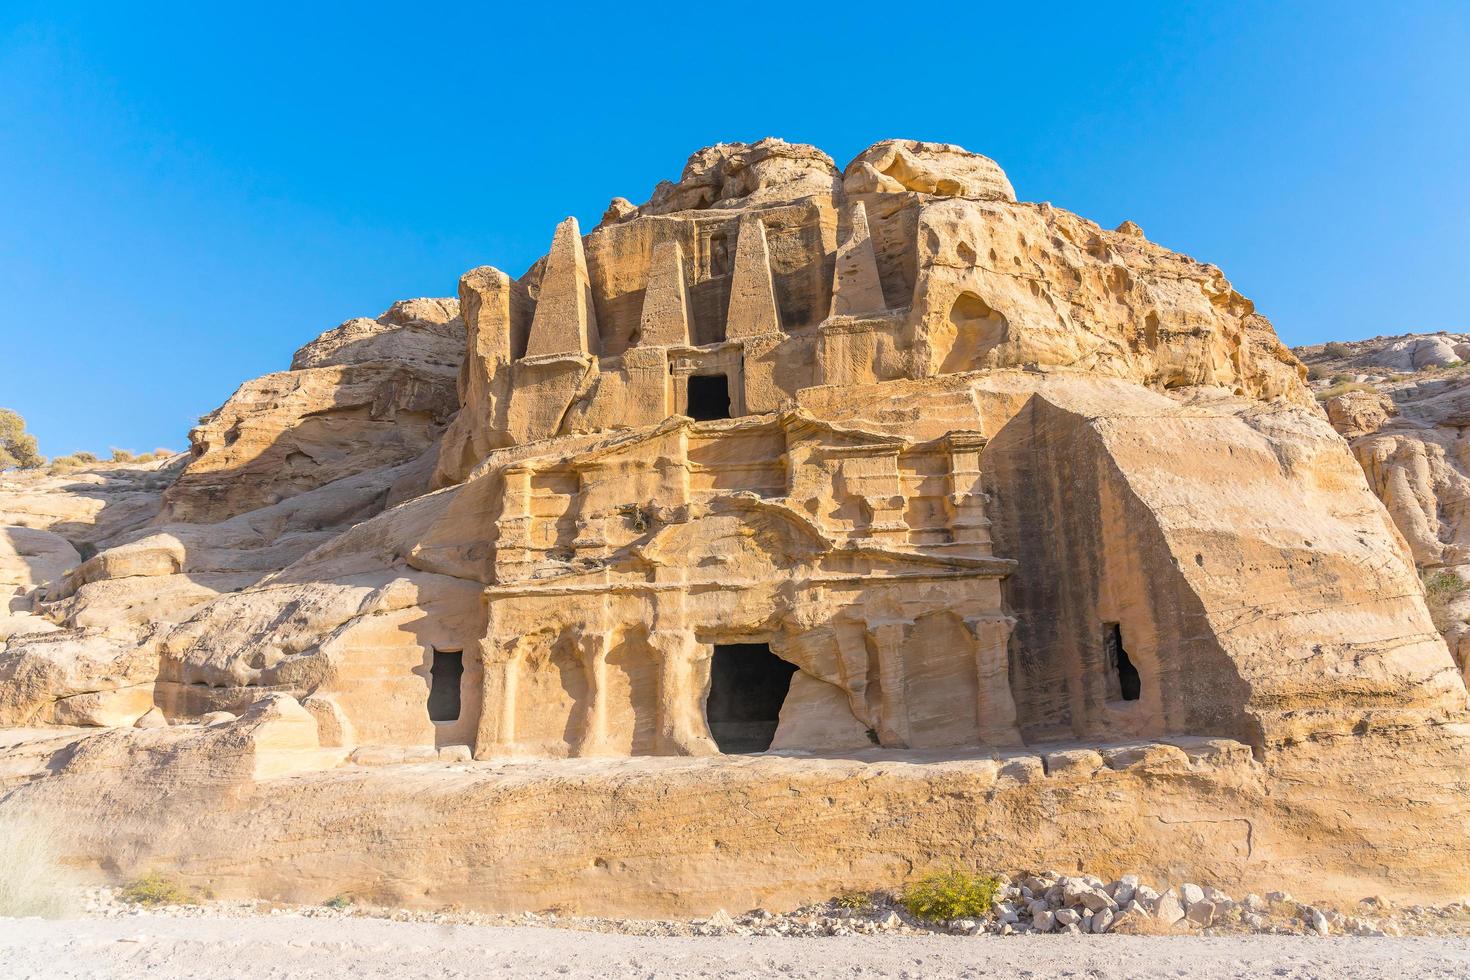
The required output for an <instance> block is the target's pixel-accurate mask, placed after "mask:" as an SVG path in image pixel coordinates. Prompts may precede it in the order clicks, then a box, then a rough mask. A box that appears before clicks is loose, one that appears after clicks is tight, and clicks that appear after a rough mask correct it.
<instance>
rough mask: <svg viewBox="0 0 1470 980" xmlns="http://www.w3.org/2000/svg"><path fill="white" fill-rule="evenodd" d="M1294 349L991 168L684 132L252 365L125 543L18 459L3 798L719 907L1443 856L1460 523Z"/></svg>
mask: <svg viewBox="0 0 1470 980" xmlns="http://www.w3.org/2000/svg"><path fill="white" fill-rule="evenodd" d="M1410 356H1411V359H1412V358H1413V357H1416V356H1417V355H1410ZM1430 356H1431V355H1428V354H1426V355H1425V357H1430ZM1436 356H1437V355H1436ZM1307 373H1308V372H1307V369H1306V368H1305V367H1303V365H1302V364H1301V363H1300V362H1299V361H1298V360H1297V359H1296V358H1295V357H1294V356H1293V355H1292V353H1291V352H1290V351H1288V350H1287V349H1286V348H1284V347H1283V346H1282V345H1281V343H1280V342H1279V340H1278V339H1277V338H1276V335H1275V333H1274V331H1273V329H1272V328H1271V325H1270V323H1269V322H1268V321H1267V320H1266V319H1265V318H1264V317H1262V316H1261V315H1260V314H1258V313H1257V312H1256V311H1255V309H1254V306H1253V305H1252V304H1251V302H1250V301H1249V300H1248V299H1246V298H1245V297H1243V296H1241V295H1240V294H1238V293H1237V292H1235V290H1234V289H1233V288H1232V287H1231V285H1230V283H1229V281H1228V280H1227V279H1226V278H1225V277H1224V275H1223V274H1222V273H1221V272H1220V270H1219V269H1217V268H1215V267H1214V266H1210V265H1206V264H1203V263H1200V262H1196V261H1195V260H1193V259H1190V258H1188V257H1186V256H1183V255H1180V254H1178V253H1175V252H1172V251H1170V250H1168V249H1166V248H1164V247H1162V246H1160V245H1158V244H1155V243H1152V242H1150V241H1148V240H1147V238H1146V237H1145V236H1144V235H1143V232H1142V231H1141V230H1140V229H1139V228H1138V227H1137V226H1136V225H1132V224H1131V223H1127V222H1125V223H1124V224H1123V225H1122V226H1120V227H1119V228H1118V229H1117V230H1116V231H1107V230H1105V229H1103V228H1101V227H1099V226H1098V225H1096V224H1094V223H1092V222H1090V221H1087V220H1086V219H1083V218H1080V217H1078V216H1076V215H1073V214H1070V213H1068V212H1065V211H1061V210H1059V209H1056V208H1053V207H1050V206H1048V205H1037V204H1028V203H1023V202H1018V201H1016V200H1015V194H1014V191H1013V189H1012V188H1011V185H1010V183H1009V181H1008V180H1007V179H1006V177H1005V174H1004V173H1003V172H1002V171H1001V170H1000V168H999V167H998V166H997V165H996V164H995V163H994V162H993V161H991V160H989V159H987V158H985V157H982V156H979V155H978V154H973V153H969V152H967V151H965V150H962V149H960V148H958V147H953V146H948V145H941V144H928V143H918V142H913V141H901V140H889V141H884V142H882V143H879V144H876V145H874V146H873V147H871V148H869V149H868V150H866V151H864V153H862V154H860V155H859V156H858V157H857V159H855V160H854V161H852V162H851V163H850V164H849V165H848V166H847V167H846V168H845V169H844V170H842V171H839V170H838V168H837V167H836V165H835V164H834V163H833V161H832V160H831V159H830V158H829V157H827V156H826V155H825V154H823V153H822V152H821V151H819V150H817V149H815V148H813V147H807V146H800V145H795V144H788V143H784V142H782V141H779V140H762V141H761V142H759V143H754V144H722V145H719V146H715V147H710V148H708V149H705V150H701V151H700V152H698V153H696V154H695V155H694V156H693V157H691V158H690V160H689V163H688V164H687V166H686V168H685V170H684V173H683V175H682V177H681V178H680V180H679V181H677V182H672V183H664V184H661V185H659V187H658V188H657V189H656V190H655V192H654V194H653V196H652V198H651V199H650V200H649V201H648V202H646V203H645V204H643V205H640V206H635V205H633V204H632V203H631V202H629V201H627V200H625V199H622V198H616V199H614V200H613V202H612V205H611V206H610V207H609V208H608V212H607V214H606V215H605V216H604V218H603V221H602V223H601V224H599V225H598V226H597V227H596V228H594V229H592V230H591V231H590V232H589V233H587V234H586V235H583V234H582V233H581V229H580V228H579V227H578V224H577V221H576V220H575V219H574V218H567V219H566V220H565V221H563V222H562V223H561V224H560V225H558V227H557V228H556V229H555V231H554V233H553V234H552V235H551V248H550V251H549V253H548V254H547V256H545V257H544V258H543V259H541V260H539V261H537V262H536V263H535V264H533V266H532V267H531V269H530V270H529V271H527V272H526V273H525V274H524V275H522V276H520V277H519V278H515V277H513V276H511V275H509V274H507V273H505V272H503V271H501V270H498V269H495V268H493V267H490V266H483V267H480V268H477V269H474V270H471V271H470V272H468V273H466V274H465V275H464V276H463V277H461V279H460V282H459V290H458V300H457V301H455V300H415V301H410V302H406V303H401V304H398V305H396V306H395V307H394V308H393V309H392V310H390V311H389V312H388V313H387V314H384V316H382V317H380V318H378V319H377V320H365V319H359V320H351V321H348V322H347V323H345V324H343V325H342V326H340V327H338V328H336V329H335V330H332V331H329V332H328V333H327V334H324V335H323V336H322V337H320V338H318V339H317V340H316V341H314V342H312V343H311V344H308V345H307V346H306V347H304V348H302V349H301V351H299V352H298V354H297V356H296V358H295V359H294V360H293V362H292V369H291V370H290V371H287V372H281V373H279V374H273V375H268V376H266V377H265V378H261V379H257V380H256V381H252V382H247V383H246V384H245V385H244V386H242V387H241V389H240V390H239V391H238V392H237V393H236V394H235V395H234V396H233V397H232V398H231V399H230V401H229V402H227V403H226V404H225V405H224V406H222V407H221V408H220V409H218V410H216V411H215V412H213V413H211V414H210V415H209V416H207V417H206V418H205V419H204V420H203V422H202V423H201V425H200V426H199V427H198V428H197V429H196V430H195V431H194V433H193V434H192V440H193V444H194V445H193V449H192V452H191V455H190V457H189V459H188V460H187V462H183V461H181V462H180V463H176V464H173V465H174V469H167V468H160V469H158V470H157V471H156V472H157V473H159V474H162V475H161V476H159V477H158V480H159V481H160V483H162V484H166V485H167V487H166V489H163V487H162V486H158V487H155V488H153V489H151V491H150V492H152V493H153V494H154V496H153V497H152V498H149V500H150V501H151V502H148V501H142V500H139V501H136V502H133V503H130V504H129V506H128V508H127V511H126V513H127V515H128V516H126V517H123V516H121V513H122V512H119V515H120V516H118V517H117V518H116V520H115V522H114V523H110V524H108V526H107V530H106V531H105V532H104V531H99V530H97V529H96V528H95V527H93V526H92V524H95V523H99V522H100V521H101V520H102V518H101V516H99V515H101V514H104V513H105V511H106V508H105V507H100V508H89V507H88V506H82V505H67V506H65V507H60V506H51V505H42V504H39V503H37V498H36V496H35V493H34V492H32V491H27V493H30V494H31V495H30V496H26V493H15V492H11V493H9V494H0V513H4V514H6V515H22V516H23V517H24V519H23V520H20V519H17V518H16V517H15V516H8V518H7V519H8V520H10V522H11V523H12V524H13V525H17V526H15V527H12V528H10V529H8V531H7V532H6V533H7V534H8V537H6V538H5V539H4V540H5V541H6V542H8V550H6V551H0V574H3V575H4V587H5V588H7V589H9V590H10V599H9V603H10V609H11V617H12V619H10V620H0V623H5V624H6V630H7V631H8V633H9V634H10V635H9V639H8V640H6V645H5V646H4V647H3V649H0V726H9V727H11V728H12V729H15V730H16V734H15V735H13V736H11V737H10V739H9V741H8V742H6V743H0V744H8V745H9V748H5V749H0V762H3V763H4V764H3V765H0V792H5V791H6V787H9V795H8V796H5V797H3V798H0V808H3V807H4V806H7V805H15V806H25V807H28V808H33V809H34V810H35V811H37V812H47V813H55V814H65V815H66V821H67V826H66V828H65V838H66V840H67V841H69V847H70V849H71V852H72V854H73V856H74V859H75V860H77V861H79V862H84V863H85V862H93V863H96V864H97V865H99V866H106V867H108V868H113V869H117V870H118V871H119V872H127V871H128V870H130V869H132V868H135V867H141V866H143V865H145V864H149V865H151V864H157V863H160V862H162V863H166V864H169V865H173V866H176V867H178V868H179V869H181V871H182V872H183V873H184V874H186V875H190V876H192V877H194V878H198V879H201V880H202V879H208V881H209V883H210V884H211V886H212V887H215V888H216V890H218V891H221V892H222V893H231V892H234V893H240V892H255V893H258V894H267V895H271V896H281V897H296V898H316V899H319V898H320V897H324V896H326V895H330V894H336V893H339V892H342V891H349V890H350V891H353V892H354V893H358V894H376V895H380V896H381V897H384V898H387V899H390V900H395V901H402V902H413V903H425V902H427V903H444V902H460V903H464V904H471V905H478V906H482V907H495V908H521V907H527V906H532V907H541V906H544V905H548V904H553V903H554V904H558V905H562V906H567V907H577V908H581V909H583V910H586V911H598V912H642V913H648V912H668V911H689V910H709V909H710V908H712V907H714V906H716V905H722V904H728V903H730V902H732V901H734V902H741V903H745V904H746V905H754V904H759V903H792V902H796V901H800V900H802V899H806V898H811V897H814V896H815V895H817V894H820V893H823V892H826V891H833V890H840V889H842V888H872V887H883V886H890V885H892V884H894V883H895V880H896V879H897V878H900V877H902V876H903V875H906V874H910V873H914V872H917V871H921V870H923V869H924V868H925V867H926V866H928V865H932V864H936V863H942V862H945V861H947V860H952V859H953V858H954V856H955V855H956V854H958V853H964V854H965V855H967V856H969V857H970V858H971V859H975V858H977V857H978V858H979V859H982V860H985V861H988V862H992V863H994V864H995V865H997V866H1005V867H1013V866H1023V865H1024V866H1030V867H1045V866H1048V865H1059V864H1064V863H1066V864H1071V863H1076V862H1079V861H1081V862H1086V863H1088V864H1089V865H1090V866H1093V867H1097V868H1099V869H1100V870H1101V871H1103V872H1105V873H1106V872H1110V871H1113V870H1116V871H1118V872H1120V873H1121V871H1123V870H1131V869H1135V868H1138V869H1142V870H1145V871H1148V872H1150V873H1152V874H1157V875H1160V876H1164V875H1167V876H1170V877H1176V878H1177V877H1179V876H1181V875H1183V876H1190V875H1193V874H1194V873H1195V872H1199V877H1200V878H1205V879H1208V880H1211V881H1217V882H1220V883H1222V884H1235V885H1241V886H1244V887H1254V886H1257V885H1258V884H1262V883H1265V882H1268V881H1269V882H1273V883H1274V882H1279V881H1287V882H1291V883H1292V885H1293V887H1294V888H1295V889H1297V890H1300V891H1303V892H1309V891H1311V890H1313V889H1315V890H1316V891H1317V892H1319V893H1321V894H1324V895H1328V896H1331V895H1338V894H1353V895H1354V896H1356V895H1359V894H1361V893H1362V892H1363V891H1364V890H1371V891H1372V892H1373V893H1375V894H1388V895H1407V894H1411V893H1416V892H1417V893H1420V894H1425V895H1433V896H1448V895H1457V894H1460V893H1463V892H1464V891H1465V890H1466V886H1467V884H1470V844H1466V843H1465V841H1464V839H1463V832H1462V828H1463V825H1464V821H1465V818H1466V816H1467V815H1470V814H1467V810H1470V740H1467V735H1470V728H1467V721H1470V714H1467V706H1466V688H1465V684H1464V681H1463V679H1462V677H1461V675H1460V672H1459V671H1458V670H1457V668H1456V664H1455V662H1454V660H1453V659H1452V658H1451V655H1450V652H1449V650H1448V649H1447V648H1446V646H1445V644H1444V642H1443V640H1442V639H1441V637H1440V636H1439V634H1438V633H1437V632H1436V628H1435V623H1434V621H1433V618H1432V613H1431V610H1430V608H1429V607H1428V606H1427V605H1426V601H1425V596H1424V591H1423V588H1422V586H1421V582H1420V579H1419V577H1418V575H1416V572H1415V566H1414V561H1413V560H1412V558H1413V554H1417V553H1418V552H1417V551H1416V552H1414V553H1411V551H1410V550H1409V548H1410V546H1412V547H1414V548H1415V549H1422V548H1423V547H1425V546H1426V545H1425V543H1424V542H1425V541H1429V540H1431V539H1432V540H1433V541H1435V542H1438V546H1439V547H1440V549H1441V552H1443V551H1444V550H1445V549H1446V548H1449V547H1450V544H1449V543H1447V542H1446V541H1445V539H1444V536H1443V534H1442V532H1441V531H1439V530H1435V529H1429V528H1426V529H1425V530H1424V541H1420V540H1417V539H1416V538H1415V537H1414V536H1412V535H1409V534H1408V533H1407V532H1403V531H1402V527H1403V525H1404V521H1405V517H1406V514H1407V513H1408V511H1407V509H1406V508H1407V506H1408V505H1407V504H1404V505H1402V506H1397V505H1396V504H1395V500H1396V499H1397V498H1394V497H1393V496H1392V495H1391V494H1386V493H1384V492H1383V490H1382V489H1381V488H1379V487H1378V485H1377V482H1376V481H1375V480H1373V479H1372V477H1373V471H1372V469H1371V468H1369V477H1370V479H1365V477H1364V471H1363V468H1360V467H1359V465H1358V464H1357V463H1356V462H1355V461H1354V458H1353V455H1352V454H1350V453H1349V451H1348V450H1347V448H1346V447H1345V446H1344V445H1343V443H1342V441H1341V439H1340V438H1339V436H1338V435H1337V434H1336V433H1334V431H1333V430H1332V428H1331V427H1330V426H1329V424H1328V422H1327V420H1326V419H1325V418H1324V417H1323V413H1322V412H1321V410H1320V409H1319V408H1318V406H1317V404H1316V402H1315V400H1314V398H1313V395H1312V391H1311V390H1310V389H1309V387H1308V385H1307ZM1360 395H1361V393H1359V395H1355V397H1354V398H1352V399H1349V400H1344V401H1342V402H1340V403H1329V405H1328V412H1329V415H1330V417H1331V419H1332V421H1333V423H1334V424H1336V425H1337V426H1338V427H1339V428H1341V429H1343V430H1344V431H1352V432H1355V433H1357V435H1356V436H1355V438H1357V439H1359V440H1362V439H1370V438H1375V437H1377V436H1380V435H1382V434H1383V432H1384V430H1385V427H1392V426H1393V425H1395V424H1398V423H1399V422H1402V420H1403V418H1404V415H1403V411H1404V405H1403V404H1402V403H1401V402H1400V401H1399V400H1397V399H1394V400H1390V401H1385V400H1383V399H1377V398H1368V397H1366V395H1361V396H1360ZM1439 410H1440V411H1445V409H1439ZM1396 420H1397V421H1396ZM1354 448H1355V450H1357V448H1358V444H1357V443H1355V446H1354ZM1359 458H1360V459H1362V453H1361V452H1359ZM1431 469H1432V468H1431ZM94 479H95V480H99V481H102V482H103V483H106V482H108V481H116V480H118V479H119V478H118V477H116V476H112V475H104V474H103V472H102V471H99V472H98V473H97V474H95V475H89V476H87V477H85V478H81V477H79V478H77V481H78V485H90V484H89V483H88V481H91V480H94ZM1428 479H1430V480H1431V482H1432V480H1433V479H1434V477H1432V476H1431V477H1429V478H1428ZM1370 483H1371V484H1373V488H1375V489H1379V495H1380V496H1382V497H1384V499H1385V500H1388V501H1389V509H1388V510H1387V511H1385V508H1384V506H1383V505H1382V504H1381V503H1380V502H1379V499H1378V498H1377V497H1375V495H1374V493H1373V491H1372V489H1370ZM1406 487H1407V488H1409V489H1410V490H1412V491H1413V492H1415V493H1417V492H1419V491H1420V490H1426V489H1427V492H1429V493H1430V494H1431V495H1433V494H1437V493H1439V492H1440V490H1439V489H1438V487H1436V486H1432V485H1431V486H1429V487H1427V488H1425V487H1422V486H1420V487H1418V488H1417V489H1416V488H1415V487H1414V486H1412V485H1410V484H1406ZM53 489H55V490H60V488H59V487H57V488H53ZM42 496H43V497H44V494H42ZM1411 496H1412V494H1411ZM1436 499H1437V498H1436ZM43 512H44V513H45V514H52V513H54V514H56V515H63V516H64V515H66V514H69V513H75V514H79V515H83V516H82V517H80V518H78V519H77V521H75V522H74V523H79V524H81V525H82V526H83V527H84V528H90V529H88V530H82V531H78V529H77V528H76V527H63V525H65V524H66V521H64V520H62V519H61V516H57V517H49V516H41V515H42V514H43ZM88 520H90V521H92V524H88V523H87V522H88ZM109 520H112V518H109ZM1396 524H1397V527H1396ZM1406 537H1407V538H1408V542H1409V543H1408V544H1406V543H1405V538H1406ZM82 545H88V547H87V548H86V549H84V548H83V547H82ZM84 551H85V553H84ZM94 552H95V553H94ZM16 616H19V617H20V620H19V625H18V626H17V625H16V622H17V621H16V620H15V619H14V617H16ZM57 726H67V727H57ZM129 726H137V727H129ZM751 755H757V756H759V757H758V758H749V756H751ZM691 757H707V758H699V759H696V758H691ZM569 760H575V761H569ZM285 777H289V778H285ZM1408 787H1412V799H1413V801H1414V803H1413V807H1414V811H1413V820H1414V824H1415V833H1414V835H1412V839H1408V838H1406V836H1405V835H1404V834H1403V832H1402V825H1403V819H1404V815H1403V808H1404V805H1405V804H1404V801H1405V799H1406V796H1407V794H1406V788H1408ZM119 814H121V815H123V817H124V819H122V820H120V821H119V820H118V819H117V816H118V815H119ZM548 814H552V815H554V816H551V817H548ZM99 815H106V817H107V819H106V820H103V819H102V818H101V817H100V816H99ZM916 817H917V818H916ZM247 826H248V827H249V828H250V831H249V832H248V833H247V832H244V831H243V830H242V828H244V827H247ZM1057 826H1064V827H1067V828H1068V829H1069V833H1067V834H1065V835H1057V834H1054V833H1051V832H1050V829H1051V828H1055V827H1057ZM487 827H492V828H493V832H491V831H487V830H486V828H487ZM650 839H657V840H658V841H659V846H658V847H656V848H649V847H647V846H645V845H646V841H647V840H650ZM119 855H121V856H119ZM1191 908H1192V906H1191ZM1181 914H1183V912H1182V911H1181Z"/></svg>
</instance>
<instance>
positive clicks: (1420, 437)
mask: <svg viewBox="0 0 1470 980" xmlns="http://www.w3.org/2000/svg"><path fill="white" fill-rule="evenodd" d="M1300 353H1301V355H1302V357H1303V359H1304V360H1305V361H1306V362H1307V363H1308V364H1309V365H1310V366H1311V371H1312V373H1313V375H1314V377H1315V380H1314V382H1313V384H1314V386H1315V387H1316V389H1317V391H1318V397H1319V398H1320V399H1322V404H1323V407H1324V408H1325V409H1326V410H1327V415H1328V418H1330V419H1331V420H1332V425H1333V427H1334V428H1336V429H1337V431H1338V432H1340V433H1341V434H1342V435H1343V436H1344V437H1345V438H1346V439H1347V440H1348V443H1349V445H1350V446H1351V447H1352V451H1353V455H1354V456H1355V457H1357V460H1358V463H1359V464H1360V465H1361V466H1362V468H1363V472H1364V473H1365V474H1366V475H1367V477H1368V483H1369V485H1370V486H1371V487H1372V488H1373V491H1374V492H1375V493H1376V494H1377V495H1378V496H1379V498H1380V499H1381V500H1382V501H1383V504H1384V506H1385V507H1386V508H1387V509H1388V513H1389V514H1390V516H1391V517H1392V518H1393V521H1394V524H1395V525H1396V526H1397V528H1398V530H1399V533H1400V534H1402V535H1403V537H1404V540H1405V541H1407V542H1408V545H1409V548H1410V550H1411V551H1412V553H1413V556H1414V561H1415V563H1416V564H1417V565H1418V566H1419V568H1420V569H1421V570H1422V571H1423V573H1424V574H1425V576H1426V577H1427V578H1429V579H1431V580H1433V581H1434V584H1435V586H1436V588H1434V589H1432V590H1431V595H1432V596H1433V597H1434V598H1435V599H1436V602H1437V604H1439V605H1440V606H1442V607H1444V608H1443V609H1442V610H1441V611H1440V613H1439V615H1438V616H1437V618H1438V620H1439V625H1440V627H1441V628H1442V629H1443V630H1444V632H1445V634H1446V638H1447V639H1448V641H1449V643H1450V647H1451V649H1452V650H1453V651H1454V652H1455V657H1456V660H1457V662H1458V663H1459V664H1460V667H1461V670H1462V671H1464V672H1465V674H1466V676H1467V677H1470V623H1467V620H1470V589H1466V588H1465V587H1464V583H1467V582H1470V446H1467V443H1466V441H1465V434H1466V427H1467V426H1470V370H1467V369H1466V368H1465V366H1464V362H1463V359H1462V358H1463V356H1466V355H1470V335H1467V334H1455V333H1438V334H1420V335H1415V334H1409V335H1406V336H1400V337H1376V338H1373V339H1372V340H1365V341H1356V342H1337V343H1331V344H1324V345H1318V346H1315V347H1304V348H1301V349H1300Z"/></svg>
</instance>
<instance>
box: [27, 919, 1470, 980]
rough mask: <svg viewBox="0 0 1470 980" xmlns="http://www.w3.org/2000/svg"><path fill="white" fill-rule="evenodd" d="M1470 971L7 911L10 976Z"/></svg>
mask: <svg viewBox="0 0 1470 980" xmlns="http://www.w3.org/2000/svg"><path fill="white" fill-rule="evenodd" d="M490 975H498V976H518V977H558V978H564V977H565V978H578V977H659V978H665V977H673V978H678V977H751V976H772V975H775V976H782V977H816V976H840V977H845V978H846V977H878V976H884V977H914V978H920V977H922V978H929V977H988V976H998V977H1006V978H1009V980H1017V978H1028V977H1037V978H1039V977H1087V978H1113V977H1116V978H1120V980H1121V978H1139V977H1189V978H1223V977H1280V978H1306V977H1314V978H1315V977H1321V978H1352V977H1384V976H1390V977H1406V976H1407V977H1414V978H1415V980H1429V978H1436V977H1465V976H1470V939H1353V938H1332V939H1310V938H1302V937H1294V936H1245V937H1230V938H1223V937H1222V938H1209V939H1205V938H1198V937H1177V938H1167V937H1165V938H1157V937H1139V936H1097V937H1069V936H1015V937H1008V938H999V937H973V938H971V937H950V936H907V937H906V936H872V937H869V936H865V937H845V938H830V939H776V938H760V937H758V938H739V937H720V938H693V939H676V938H646V937H641V936H625V935H608V934H602V933H587V932H573V931H570V930H565V929H542V928H533V927H512V928H506V927H498V926H467V925H442V926H441V925H428V924H422V923H406V922H391V921H386V920H376V919H346V920H322V919H306V918H300V917H297V916H270V917H261V918H245V919H207V918H205V919H199V918H190V919H184V918H172V917H169V916H163V915H142V916H132V917H128V918H124V919H74V920H62V921H51V922H46V921H41V920H38V919H0V976H4V977H98V976H105V977H141V976H147V977H155V978H156V977H201V978H208V977H280V978H287V977H289V978H293V980H295V978H307V977H391V978H393V980H409V978H414V977H436V978H437V977H480V976H490Z"/></svg>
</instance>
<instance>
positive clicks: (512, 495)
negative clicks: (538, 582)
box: [495, 466, 535, 582]
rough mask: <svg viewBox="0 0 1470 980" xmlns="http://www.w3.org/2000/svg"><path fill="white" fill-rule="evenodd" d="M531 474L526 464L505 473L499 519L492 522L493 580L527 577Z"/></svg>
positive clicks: (532, 518) (529, 543)
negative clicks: (493, 533) (493, 526)
mask: <svg viewBox="0 0 1470 980" xmlns="http://www.w3.org/2000/svg"><path fill="white" fill-rule="evenodd" d="M531 476H532V470H531V468H530V467H529V466H512V467H509V468H507V469H506V471H505V474H504V481H505V482H504V488H503V490H502V491H501V493H502V497H501V504H500V518H499V519H498V520H497V521H496V522H495V580H496V581H497V582H511V581H515V580H517V579H520V578H524V577H525V576H526V571H527V569H528V568H529V567H530V566H531V565H532V564H533V561H532V557H531V538H532V524H533V522H534V521H535V517H534V515H533V514H532V512H531Z"/></svg>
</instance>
